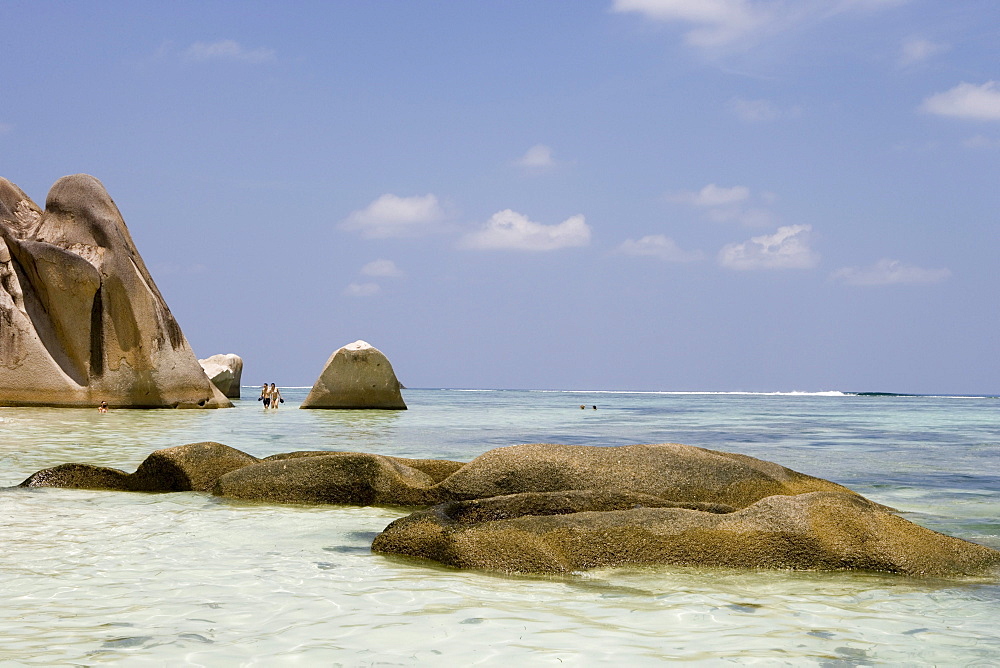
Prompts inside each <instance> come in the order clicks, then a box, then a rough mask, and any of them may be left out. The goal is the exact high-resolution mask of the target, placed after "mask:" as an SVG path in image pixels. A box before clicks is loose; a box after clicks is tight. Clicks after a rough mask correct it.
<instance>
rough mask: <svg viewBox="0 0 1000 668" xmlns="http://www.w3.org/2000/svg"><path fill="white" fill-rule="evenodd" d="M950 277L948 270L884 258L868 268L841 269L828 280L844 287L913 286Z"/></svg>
mask: <svg viewBox="0 0 1000 668" xmlns="http://www.w3.org/2000/svg"><path fill="white" fill-rule="evenodd" d="M949 276H951V271H950V270H948V269H923V268H921V267H915V266H913V265H908V264H903V263H902V262H900V261H899V260H890V259H888V258H884V259H881V260H879V261H878V262H876V263H875V264H873V265H872V266H870V267H843V268H841V269H838V270H837V271H835V272H833V273H832V274H830V280H832V281H837V282H839V283H844V284H845V285H914V284H927V283H940V282H941V281H943V280H945V279H947V278H948V277H949Z"/></svg>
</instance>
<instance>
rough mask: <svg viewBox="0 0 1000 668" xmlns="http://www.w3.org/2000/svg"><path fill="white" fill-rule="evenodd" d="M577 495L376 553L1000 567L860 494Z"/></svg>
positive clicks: (474, 561)
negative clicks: (735, 499)
mask: <svg viewBox="0 0 1000 668" xmlns="http://www.w3.org/2000/svg"><path fill="white" fill-rule="evenodd" d="M572 494H573V493H570V498H568V499H567V498H561V497H562V495H561V494H559V493H555V494H549V495H548V497H549V498H548V499H544V498H543V499H539V498H528V499H524V498H522V497H526V496H529V497H530V496H531V495H526V494H515V495H512V496H510V497H500V498H497V499H489V500H487V501H486V502H478V506H479V507H475V506H474V507H472V508H470V507H469V506H470V504H476V503H477V502H463V503H457V504H454V503H453V504H442V505H440V506H437V507H435V508H432V509H430V510H426V511H420V512H417V513H414V514H412V515H409V516H408V517H404V518H402V519H399V520H396V521H395V522H393V523H392V524H390V525H389V527H388V528H386V530H385V531H384V532H382V533H381V534H379V535H378V536H377V537H376V538H375V540H374V542H373V543H372V549H373V550H374V551H376V552H382V553H388V554H398V555H406V556H411V557H420V558H424V559H431V560H434V561H437V562H440V563H443V564H447V565H450V566H456V567H459V568H474V569H481V570H489V571H501V572H507V573H564V572H571V571H579V570H586V569H591V568H606V567H618V566H635V565H650V564H676V565H688V566H722V567H729V568H749V569H796V570H834V571H836V570H866V571H882V572H888V573H901V574H906V575H921V576H923V575H931V576H954V575H976V574H983V573H986V572H990V571H994V570H996V569H998V568H1000V551H997V550H994V549H991V548H988V547H985V546H982V545H977V544H975V543H970V542H967V541H964V540H960V539H957V538H952V537H950V536H945V535H943V534H940V533H937V532H935V531H931V530H929V529H925V528H923V527H921V526H918V525H916V524H913V523H912V522H909V521H907V520H905V519H903V518H901V517H898V516H896V515H894V514H892V513H890V512H887V511H886V510H885V509H884V507H883V506H880V505H878V504H875V503H872V502H871V501H868V500H867V499H864V498H863V497H861V496H858V495H857V494H851V493H844V492H807V493H804V494H795V495H775V496H768V497H766V498H763V499H761V500H759V501H757V502H755V503H753V504H751V505H749V506H747V507H745V508H742V509H740V510H734V511H733V512H730V513H724V512H709V511H706V510H698V509H686V508H676V507H675V508H670V507H655V505H656V504H655V503H650V502H648V501H640V502H638V503H633V502H632V500H631V499H629V498H627V496H625V497H623V498H622V499H621V500H620V502H619V503H618V504H617V505H618V506H629V505H630V504H631V505H632V507H625V508H622V507H618V508H616V507H614V505H610V504H606V502H600V500H598V501H599V502H598V503H591V504H588V503H586V499H583V500H582V502H581V499H573V498H572ZM606 494H611V493H610V492H608V493H606ZM536 496H537V495H536ZM574 506H579V510H578V511H577V510H576V508H574ZM592 507H593V508H596V509H597V510H591V508H592Z"/></svg>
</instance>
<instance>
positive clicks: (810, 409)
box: [0, 387, 1000, 666]
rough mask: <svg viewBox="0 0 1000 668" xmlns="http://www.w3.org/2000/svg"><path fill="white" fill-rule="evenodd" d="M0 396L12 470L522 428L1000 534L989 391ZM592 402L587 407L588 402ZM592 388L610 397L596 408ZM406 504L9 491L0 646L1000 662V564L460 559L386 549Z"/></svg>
mask: <svg viewBox="0 0 1000 668" xmlns="http://www.w3.org/2000/svg"><path fill="white" fill-rule="evenodd" d="M243 392H244V395H245V396H246V397H247V398H245V399H243V400H241V401H237V402H236V403H237V407H236V408H235V409H234V410H217V411H184V410H178V411H171V410H154V411H133V410H112V411H111V412H110V413H108V414H106V415H102V414H99V413H98V412H97V411H96V410H92V409H90V410H84V409H48V408H0V435H2V438H0V486H12V485H17V484H18V483H20V482H21V481H22V480H24V479H25V478H27V477H28V476H29V475H30V474H31V473H33V472H35V471H36V470H39V469H42V468H46V467H49V466H54V465H56V464H60V463H64V462H85V463H91V464H97V465H102V466H113V467H117V468H121V469H124V470H126V471H133V470H135V468H136V466H138V464H139V463H140V462H141V461H142V460H143V459H144V458H145V457H146V456H147V455H148V454H149V453H150V452H152V451H154V450H157V449H159V448H164V447H170V446H174V445H181V444H183V443H191V442H196V441H207V440H211V441H219V442H221V443H225V444H227V445H230V446H233V447H235V448H239V449H241V450H244V451H246V452H249V453H251V454H253V455H256V456H266V455H271V454H275V453H279V452H290V451H294V450H351V451H362V452H373V453H380V454H387V455H396V456H403V457H434V458H446V459H457V460H463V461H468V460H470V459H472V458H474V457H475V456H477V455H479V454H481V453H482V452H485V451H486V450H489V449H491V448H496V447H501V446H506V445H514V444H518V443H538V442H548V443H565V444H579V445H596V446H614V445H626V444H632V443H663V442H676V443H686V444H689V445H697V446H702V447H707V448H712V449H716V450H723V451H728V452H739V453H744V454H747V455H752V456H754V457H759V458H761V459H766V460H770V461H774V462H777V463H779V464H782V465H784V466H787V467H789V468H792V469H795V470H797V471H801V472H803V473H808V474H810V475H814V476H819V477H822V478H827V479H829V480H833V481H835V482H838V483H841V484H843V485H846V486H848V487H850V488H852V489H854V490H855V491H857V492H859V493H861V494H863V495H865V496H867V497H868V498H870V499H873V500H875V501H878V502H880V503H883V504H886V505H889V506H892V507H894V508H897V509H898V510H899V511H900V512H901V514H902V515H903V516H904V517H906V518H908V519H910V520H911V521H914V522H916V523H918V524H921V525H923V526H926V527H929V528H932V529H935V530H938V531H941V532H944V533H947V534H950V535H953V536H957V537H960V538H964V539H967V540H972V541H975V542H978V543H982V544H984V545H989V546H991V547H994V548H998V549H1000V466H998V456H1000V399H998V398H996V397H945V396H941V397H930V396H858V395H851V394H845V393H840V392H821V393H812V394H810V393H790V394H780V393H775V394H749V393H747V394H743V393H637V392H600V391H592V392H570V391H513V390H508V391H499V390H470V391H462V390H432V389H421V390H404V398H405V400H406V402H407V404H408V405H409V410H407V411H321V410H312V411H301V410H296V408H297V406H298V404H299V402H301V400H302V399H304V398H305V395H306V392H307V389H304V388H290V389H283V394H284V396H285V398H286V403H285V404H284V405H283V406H282V407H281V408H280V409H279V410H278V411H270V412H265V411H264V410H263V409H262V408H261V405H260V404H259V403H257V402H256V401H255V398H256V396H257V389H256V388H253V387H250V388H244V390H243ZM581 405H584V406H586V408H584V409H581V408H580V406H581ZM593 406H596V407H597V408H596V410H595V409H594V408H593ZM405 513H406V511H405V510H402V509H393V508H358V507H343V506H329V507H320V506H278V505H263V504H251V503H242V502H234V501H230V500H221V499H217V498H214V497H211V496H209V495H205V494H198V493H175V494H138V493H121V492H99V491H83V490H62V489H30V490H29V489H3V490H0V592H2V594H3V605H2V606H0V666H22V665H23V666H40V665H44V666H52V665H74V666H77V665H79V666H96V665H107V664H122V665H129V666H147V665H148V666H166V665H170V666H177V665H191V666H281V665H300V666H312V665H331V666H333V665H344V666H373V665H379V666H391V665H430V664H432V665H438V666H468V665H483V666H498V665H526V666H534V665H552V666H555V665H561V666H565V665H576V666H593V665H651V664H658V663H662V662H664V661H683V662H686V663H691V664H702V665H724V664H759V665H768V666H771V665H796V666H801V665H815V666H856V665H885V664H897V665H898V664H909V665H998V664H1000V626H998V625H997V620H998V619H1000V579H998V578H970V579H947V580H946V579H924V578H908V577H900V576H889V575H883V574H876V573H813V572H787V571H739V570H727V569H717V568H696V567H686V568H679V567H643V568H622V569H607V570H600V571H588V572H583V573H574V574H571V575H565V576H546V577H537V576H503V575H496V574H489V573H480V572H469V571H458V570H454V569H450V568H444V567H441V566H437V565H434V564H431V563H426V562H419V561H415V560H409V559H404V558H399V557H386V556H383V555H378V554H373V553H372V552H371V551H370V549H369V546H370V544H371V541H372V539H373V538H374V536H375V535H376V534H377V533H378V532H379V531H381V530H382V529H383V528H384V527H385V526H386V525H387V524H388V523H389V522H391V521H392V520H393V519H395V518H397V517H400V516H402V515H403V514H405Z"/></svg>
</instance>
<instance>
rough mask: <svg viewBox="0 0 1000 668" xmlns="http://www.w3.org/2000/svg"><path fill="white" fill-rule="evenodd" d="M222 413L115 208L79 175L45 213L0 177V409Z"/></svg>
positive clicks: (64, 182)
mask: <svg viewBox="0 0 1000 668" xmlns="http://www.w3.org/2000/svg"><path fill="white" fill-rule="evenodd" d="M101 401H107V402H108V403H109V404H110V405H111V406H118V407H136V408H139V407H141V408H160V407H190V408H217V407H223V406H226V407H228V406H232V403H231V402H230V401H229V400H228V399H226V398H225V397H224V396H223V395H222V393H221V392H219V391H218V390H217V389H216V387H215V386H214V385H213V384H212V383H211V382H210V381H209V380H208V377H207V376H206V375H205V373H204V371H202V369H201V366H200V365H199V364H198V360H197V359H196V358H195V355H194V353H193V352H192V350H191V347H190V346H189V345H188V342H187V340H186V339H185V338H184V334H183V333H182V332H181V328H180V327H179V326H178V324H177V322H176V321H175V320H174V317H173V315H171V313H170V309H169V308H167V305H166V302H164V300H163V296H162V295H161V294H160V292H159V290H157V288H156V284H155V283H154V282H153V278H152V276H150V274H149V271H148V270H147V269H146V266H145V264H144V263H143V261H142V258H141V257H140V256H139V252H138V251H137V250H136V247H135V244H134V243H133V241H132V238H131V236H130V235H129V232H128V229H127V228H126V227H125V221H124V220H122V217H121V214H120V213H119V211H118V207H117V206H115V203H114V202H113V201H112V199H111V197H110V196H108V193H107V192H106V191H105V190H104V186H103V185H101V182H100V181H98V180H97V179H95V178H94V177H92V176H87V175H86V174H77V175H74V176H67V177H63V178H61V179H59V180H58V181H57V182H56V183H55V185H53V186H52V189H51V190H50V191H49V195H48V199H47V200H46V203H45V210H44V211H43V210H41V209H40V208H39V207H38V206H37V205H36V204H35V203H34V202H32V201H31V199H30V198H29V197H28V196H27V195H25V194H24V192H23V191H21V190H20V189H19V188H18V187H17V186H15V185H14V184H12V183H11V182H10V181H7V180H6V179H3V178H0V405H7V406H11V405H23V406H32V405H35V406H96V405H97V404H99V403H100V402H101Z"/></svg>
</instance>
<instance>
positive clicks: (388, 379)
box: [299, 341, 406, 410]
mask: <svg viewBox="0 0 1000 668" xmlns="http://www.w3.org/2000/svg"><path fill="white" fill-rule="evenodd" d="M401 387H402V385H400V382H399V380H397V379H396V374H395V373H394V372H393V370H392V365H391V364H389V360H388V359H387V358H386V356H385V355H383V354H382V351H380V350H379V349H378V348H375V347H373V346H371V345H370V344H368V343H366V342H365V341H355V342H354V343H350V344H348V345H346V346H344V347H343V348H341V349H339V350H337V351H336V352H334V353H333V354H332V355H330V359H328V360H327V361H326V366H325V367H324V368H323V372H322V373H321V374H320V375H319V378H318V379H317V380H316V383H315V384H313V387H312V389H311V390H310V391H309V395H308V396H307V397H306V399H305V401H303V402H302V405H301V406H299V408H387V409H396V410H406V404H405V403H404V402H403V395H402V393H400V391H399V390H400V388H401Z"/></svg>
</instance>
